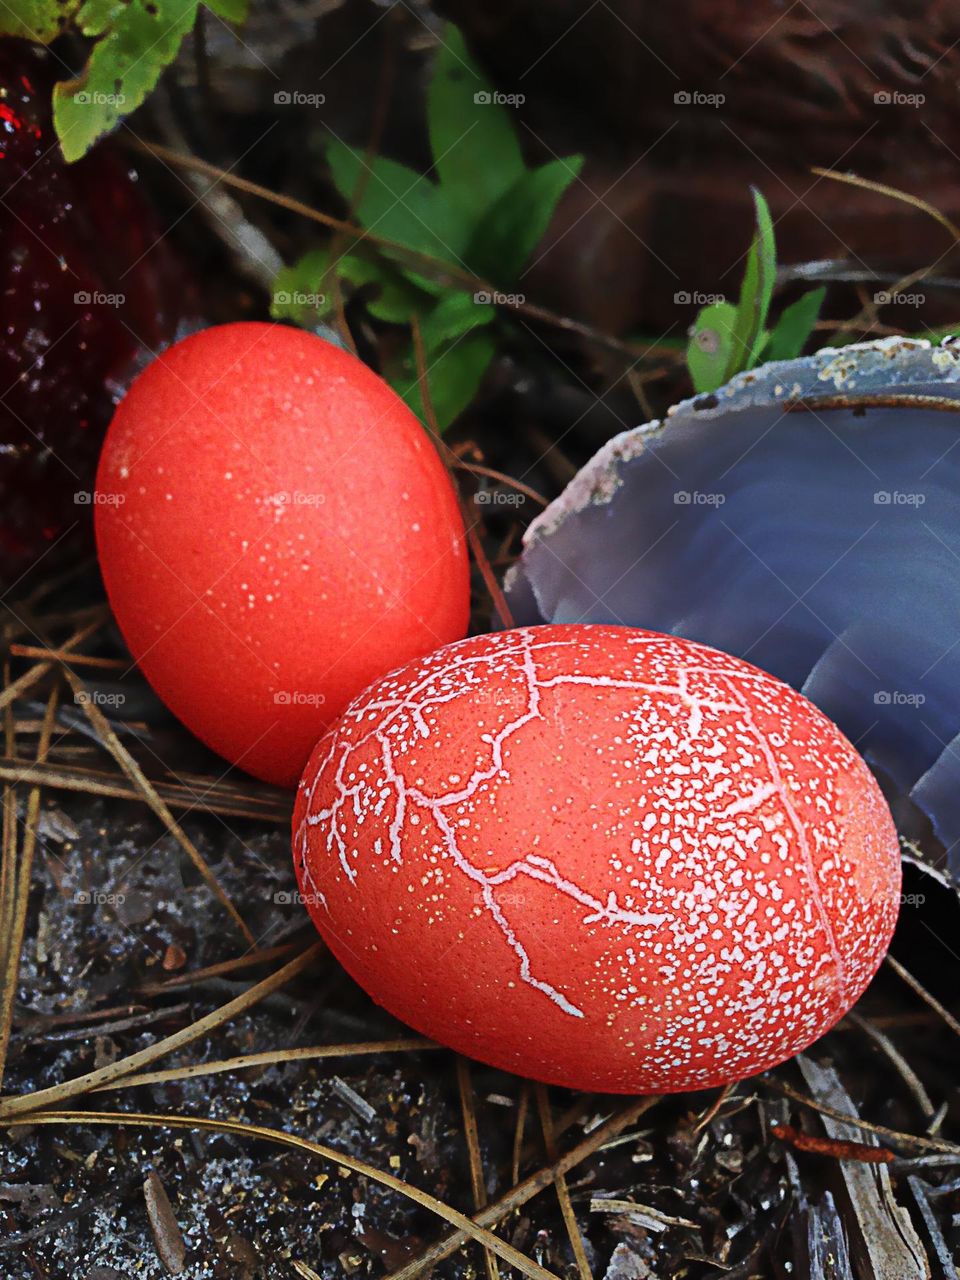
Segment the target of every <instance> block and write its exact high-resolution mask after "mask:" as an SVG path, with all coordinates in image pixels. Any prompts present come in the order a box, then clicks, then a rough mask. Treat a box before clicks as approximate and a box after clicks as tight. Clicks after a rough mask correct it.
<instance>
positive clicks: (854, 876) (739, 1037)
mask: <svg viewBox="0 0 960 1280" xmlns="http://www.w3.org/2000/svg"><path fill="white" fill-rule="evenodd" d="M293 830H294V857H295V861H296V867H297V874H298V876H299V880H300V886H301V890H302V892H303V894H304V896H305V899H306V902H307V905H308V907H309V910H310V912H311V914H312V916H313V919H314V921H315V922H316V924H317V927H318V928H319V930H320V932H321V934H322V935H323V937H324V938H325V939H326V941H327V942H328V944H329V945H330V947H331V949H332V950H333V951H334V953H335V954H336V955H337V957H338V958H339V959H340V960H341V962H342V963H343V964H344V965H345V967H346V968H347V969H348V971H349V972H350V973H351V974H352V975H353V976H354V978H356V980H357V981H358V982H359V983H360V984H361V985H362V986H363V987H365V988H366V990H367V991H369V992H370V993H371V995H372V996H373V997H374V998H375V999H376V1000H377V1001H378V1002H379V1003H381V1004H382V1005H384V1006H385V1007H386V1008H387V1009H389V1010H390V1011H391V1012H392V1013H394V1014H395V1015H396V1016H397V1017H399V1018H401V1019H403V1020H404V1021H405V1022H407V1023H409V1024H410V1025H411V1026H413V1027H415V1028H417V1029H418V1030H420V1031H421V1032H423V1033H425V1034H426V1035H429V1036H432V1037H434V1038H435V1039H437V1040H440V1041H442V1042H443V1043H444V1044H447V1045H450V1046H451V1047H453V1048H455V1049H457V1050H459V1051H460V1052H462V1053H466V1054H470V1055H472V1056H474V1057H476V1058H480V1059H482V1060H483V1061H486V1062H489V1063H492V1064H494V1065H496V1066H500V1067H505V1068H508V1069H510V1070H513V1071H517V1072H519V1073H521V1074H523V1075H528V1076H533V1077H536V1078H539V1079H542V1080H546V1081H548V1082H552V1083H557V1084H562V1085H568V1086H573V1087H577V1088H582V1089H591V1090H609V1091H616V1092H631V1093H634V1092H644V1091H659V1090H682V1089H697V1088H703V1087H707V1086H710V1085H718V1084H723V1083H726V1082H728V1081H733V1080H738V1079H740V1078H742V1077H743V1076H748V1075H751V1074H753V1073H754V1072H757V1071H762V1070H764V1069H765V1068H767V1067H770V1066H773V1065H774V1064H776V1063H778V1062H780V1061H782V1060H783V1059H785V1058H788V1057H789V1056H791V1055H792V1054H794V1053H795V1052H797V1051H798V1050H799V1049H802V1048H803V1047H804V1046H806V1045H808V1044H809V1043H810V1042H811V1041H813V1040H815V1039H816V1038H817V1037H818V1036H820V1035H821V1034H822V1033H823V1032H824V1031H826V1030H827V1029H828V1028H829V1027H831V1026H832V1025H833V1024H834V1023H835V1022H836V1021H837V1019H838V1018H839V1017H841V1016H842V1014H843V1013H845V1012H846V1010H847V1009H849V1008H850V1006H851V1005H852V1004H853V1003H854V1001H855V1000H856V999H857V997H858V996H859V995H860V994H861V992H862V991H863V989H864V988H865V987H866V985H867V983H868V982H869V981H870V978H871V977H872V975H873V974H874V972H875V970H876V969H877V966H878V965H879V963H880V961H881V959H882V957H883V955H884V952H885V951H886V948H887V946H888V944H889V941H890V937H891V935H892V932H893V927H894V923H895V920H896V915H897V909H898V904H899V897H900V858H899V850H898V845H897V837H896V832H895V829H894V825H893V821H892V819H891V817H890V813H889V811H888V809H887V806H886V803H885V802H884V799H883V797H882V795H881V793H880V790H879V788H878V787H877V784H876V782H875V781H874V779H873V777H872V776H871V774H870V773H869V771H868V769H867V767H866V765H865V764H864V763H863V761H862V760H861V758H860V756H859V755H858V754H857V752H856V751H855V750H854V748H853V747H852V746H851V745H850V743H849V742H848V741H847V740H846V738H844V737H843V735H842V734H841V733H840V731H839V730H838V729H837V728H836V727H835V726H834V725H833V724H832V723H831V722H830V721H829V720H827V719H826V717H825V716H824V715H823V714H822V713H821V712H820V711H818V710H817V708H816V707H814V706H813V705H812V704H811V703H810V702H808V701H807V700H806V699H805V698H803V697H802V696H801V695H800V694H798V693H796V692H795V691H794V690H792V689H790V688H789V687H787V686H786V685H784V684H782V683H781V682H780V681H779V680H776V679H774V678H773V677H772V676H769V675H767V674H765V673H764V672H761V671H759V670H757V669H756V668H755V667H751V666H749V665H748V664H747V663H745V662H742V661H740V660H739V659H737V658H733V657H730V656H728V655H725V654H721V653H718V652H717V651H716V650H713V649H709V648H706V647H705V646H703V645H698V644H694V643H692V642H690V641H686V640H681V639H677V638H675V637H673V636H663V635H657V634H654V633H652V632H645V631H637V630H633V629H630V628H626V627H606V626H543V627H530V628H523V629H518V630H513V631H505V632H500V633H497V634H493V635H485V636H480V637H477V638H475V639H470V640H464V641H461V642H459V643H456V644H452V645H449V646H447V647H446V648H443V649H440V650H438V651H437V652H436V653H433V654H431V655H430V656H428V657H426V658H422V659H419V660H417V661H415V662H411V663H410V664H409V665H407V666H405V667H403V668H401V669H400V670H398V671H395V672H393V673H392V674H391V675H389V676H387V677H385V678H384V679H382V680H380V681H378V682H377V683H376V684H374V685H372V686H371V687H370V688H369V689H367V690H366V692H365V693H363V694H362V695H360V697H358V698H357V699H356V700H355V701H354V702H353V703H352V704H351V705H350V706H349V708H348V709H347V711H346V712H345V714H344V715H343V717H342V719H341V720H340V721H339V723H338V724H337V726H336V728H335V729H334V730H332V731H331V732H330V733H329V734H327V735H326V737H324V738H323V739H322V740H321V742H320V743H319V744H318V746H317V748H316V750H315V751H314V753H313V755H312V757H311V759H310V762H309V764H308V765H307V769H306V772H305V774H304V778H303V781H302V782H301V784H300V789H299V791H298V794H297V803H296V810H295V813H294V824H293Z"/></svg>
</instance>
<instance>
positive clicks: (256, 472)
mask: <svg viewBox="0 0 960 1280" xmlns="http://www.w3.org/2000/svg"><path fill="white" fill-rule="evenodd" d="M95 497H96V531H97V545H98V548H99V552H100V563H101V566H102V568H103V575H104V579H105V581H106V584H107V591H108V594H109V596H110V603H111V605H112V606H113V611H114V613H115V615H116V618H117V621H118V622H119V624H120V627H121V630H122V631H123V634H124V637H125V639H126V641H127V644H128V645H129V647H130V651H131V653H132V654H133V656H134V657H135V658H136V660H137V662H138V663H139V664H140V667H141V668H142V670H143V671H144V673H145V675H146V676H147V678H148V679H149V681H150V683H151V684H152V685H153V686H154V688H155V689H156V691H157V693H159V695H160V696H161V698H163V700H164V701H165V702H166V703H167V705H168V706H169V707H170V709H171V710H172V711H173V712H174V713H175V714H176V715H177V716H179V717H180V719H181V720H183V721H184V723H185V724H186V725H188V726H189V727H190V728H191V729H192V730H193V731H194V733H196V734H197V736H198V737H200V738H202V739H203V740H204V741H205V742H206V743H207V744H208V745H209V746H211V747H213V749H214V750H215V751H218V752H220V753H221V754H222V755H224V756H226V757H227V759H228V760H230V761H231V762H232V763H234V764H237V765H239V766H240V767H241V768H243V769H246V770H247V771H248V772H250V773H253V774H256V776H257V777H260V778H264V779H266V780H267V781H269V782H278V783H281V784H286V785H291V786H292V785H293V784H294V783H295V782H296V780H297V778H298V777H299V776H300V774H301V772H302V770H303V766H304V762H305V761H306V759H307V756H308V754H309V752H310V750H311V748H312V747H313V745H314V744H315V742H316V741H317V738H318V737H319V736H320V735H321V733H322V732H323V731H324V729H325V728H326V726H327V725H328V724H330V723H331V722H332V721H333V719H334V718H335V717H336V716H337V715H338V714H339V712H340V711H342V709H343V708H344V706H345V705H346V704H347V703H348V702H349V701H350V699H351V698H353V697H354V696H355V695H356V694H357V693H358V692H359V691H360V690H361V689H363V688H364V687H365V686H366V685H368V684H369V683H370V681H371V680H374V679H376V678H377V677H378V676H381V675H383V673H384V672H385V671H389V670H390V669H391V668H392V667H395V666H397V664H398V663H401V662H406V661H408V660H409V659H411V658H414V657H417V656H418V655H420V654H422V653H426V652H429V651H430V650H431V649H435V648H437V646H438V645H442V644H446V643H448V642H449V641H451V640H456V639H459V638H460V637H461V636H462V635H463V634H464V632H465V631H466V628H467V618H468V611H469V584H468V565H467V555H466V549H465V544H464V531H463V523H462V520H461V517H460V510H459V506H458V503H457V498H456V495H455V493H454V490H453V486H452V485H451V483H450V480H449V478H448V476H447V473H446V471H445V469H444V467H443V464H442V462H441V461H440V458H439V456H438V455H437V452H436V450H435V449H434V447H433V444H432V442H431V441H430V439H429V437H428V436H427V435H426V433H425V432H424V430H423V428H422V427H421V426H420V424H419V422H418V421H417V419H416V418H415V417H414V416H413V414H412V413H411V412H410V411H409V409H407V407H406V406H405V405H404V404H403V402H402V401H401V400H400V399H399V397H398V396H397V395H396V394H395V393H394V392H393V391H392V390H391V389H390V388H389V387H388V386H387V384H386V383H385V382H383V381H382V380H381V379H380V378H378V377H377V376H376V374H374V373H373V372H372V371H371V370H370V369H368V368H367V367H366V365H364V364H362V363H361V361H359V360H357V359H356V358H355V357H354V356H352V355H349V354H348V353H347V352H345V351H342V350H341V349H340V348H339V347H336V346H333V345H332V344H331V343H329V342H324V341H323V340H322V339H320V338H317V337H314V336H313V335H312V334H309V333H304V332H302V331H300V330H298V329H292V328H287V327H284V326H281V325H270V324H228V325H221V326H219V327H216V328H212V329H207V330H205V331H204V332H202V333H198V334H195V335H194V336H193V337H190V338H187V339H185V340H184V341H182V342H178V343H176V345H175V346H173V347H171V348H170V349H169V350H167V351H165V352H164V353H163V355H161V356H159V357H158V359H156V360H155V361H154V362H153V363H152V364H151V365H150V366H149V368H147V369H146V370H145V371H144V372H143V373H142V374H141V375H140V376H139V377H138V378H137V379H136V381H135V382H134V383H133V385H132V386H131V388H130V390H129V391H128V393H127V395H126V396H125V398H124V399H123V401H122V403H121V404H120V407H119V408H118V409H117V412H116V415H115V417H114V419H113V422H112V424H111V426H110V429H109V432H108V434H107V438H106V441H105V444H104V447H103V453H102V455H101V458H100V467H99V471H98V473H97V492H96V495H95Z"/></svg>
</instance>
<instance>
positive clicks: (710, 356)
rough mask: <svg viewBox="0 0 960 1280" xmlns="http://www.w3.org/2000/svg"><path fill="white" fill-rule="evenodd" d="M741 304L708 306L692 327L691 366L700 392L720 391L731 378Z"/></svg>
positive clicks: (688, 365)
mask: <svg viewBox="0 0 960 1280" xmlns="http://www.w3.org/2000/svg"><path fill="white" fill-rule="evenodd" d="M736 323H737V308H736V307H735V306H734V305H733V303H732V302H714V303H711V304H710V306H709V307H704V308H703V310H702V311H700V313H699V314H698V316H697V318H696V320H695V321H694V323H693V325H692V327H691V329H690V340H689V342H688V344H687V368H688V369H689V370H690V380H691V381H692V383H693V389H694V391H695V392H696V393H697V395H703V394H704V393H705V392H707V391H716V389H717V387H720V386H722V385H723V384H724V382H726V380H727V368H728V366H729V364H730V357H731V352H732V348H733V342H734V333H735V330H736Z"/></svg>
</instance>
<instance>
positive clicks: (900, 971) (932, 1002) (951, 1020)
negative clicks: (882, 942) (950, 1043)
mask: <svg viewBox="0 0 960 1280" xmlns="http://www.w3.org/2000/svg"><path fill="white" fill-rule="evenodd" d="M886 963H887V964H888V965H889V966H890V968H891V969H892V970H893V972H894V973H895V974H896V975H897V977H898V978H902V979H903V981H904V982H905V983H906V984H907V986H908V987H909V988H910V989H911V991H914V992H915V993H916V994H917V995H918V996H919V997H920V999H921V1000H923V1001H924V1003H925V1004H928V1005H929V1006H930V1008H931V1009H933V1011H934V1012H935V1013H936V1014H938V1015H939V1017H941V1018H942V1019H943V1021H944V1022H945V1023H946V1024H947V1026H948V1027H949V1028H950V1030H951V1031H952V1032H953V1033H954V1035H958V1036H960V1021H958V1020H957V1019H956V1018H955V1017H954V1016H953V1014H952V1013H951V1012H950V1010H949V1009H947V1008H946V1007H945V1006H944V1005H942V1004H941V1003H940V1001H939V1000H938V999H937V998H936V996H932V995H931V994H930V992H929V991H928V990H927V989H926V987H924V986H923V985H922V984H921V983H920V982H919V981H918V980H917V979H916V978H915V977H914V976H913V974H912V973H911V972H910V971H909V969H905V968H904V967H903V965H902V964H901V963H900V961H899V960H894V958H893V956H891V955H888V956H887V958H886Z"/></svg>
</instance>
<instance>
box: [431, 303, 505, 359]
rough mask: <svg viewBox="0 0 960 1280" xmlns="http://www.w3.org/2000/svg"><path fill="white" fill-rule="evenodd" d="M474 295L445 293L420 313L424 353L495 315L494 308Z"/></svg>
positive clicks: (486, 321)
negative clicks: (444, 295)
mask: <svg viewBox="0 0 960 1280" xmlns="http://www.w3.org/2000/svg"><path fill="white" fill-rule="evenodd" d="M477 297H478V295H477V294H473V293H463V292H457V293H448V294H447V296H446V297H445V298H441V299H440V301H439V302H438V303H437V304H436V306H435V307H434V308H433V310H432V311H430V312H428V314H427V315H426V316H424V318H423V321H422V323H421V326H420V335H421V337H422V338H423V345H424V349H425V350H426V352H427V354H428V356H429V355H430V354H432V353H433V352H434V351H439V350H440V349H441V347H442V346H443V345H444V344H445V343H447V342H450V341H452V340H453V339H454V338H459V337H461V336H462V335H463V334H465V333H469V332H470V330H471V329H478V328H480V327H481V326H482V325H486V324H490V322H491V321H492V320H493V319H494V318H495V316H496V314H497V311H496V307H493V306H491V305H490V304H489V303H484V302H478V301H476V299H477Z"/></svg>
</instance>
